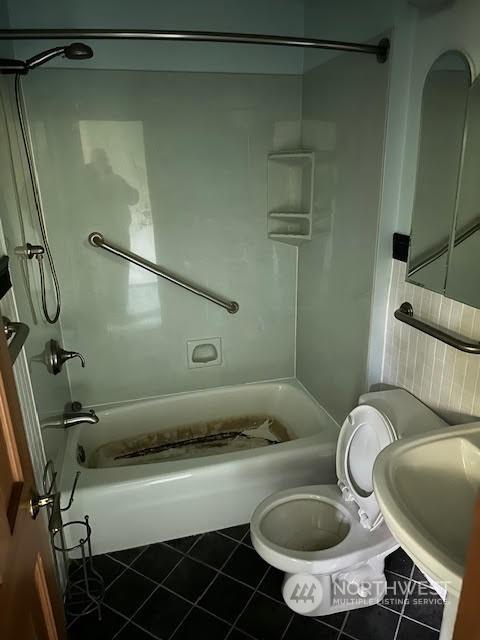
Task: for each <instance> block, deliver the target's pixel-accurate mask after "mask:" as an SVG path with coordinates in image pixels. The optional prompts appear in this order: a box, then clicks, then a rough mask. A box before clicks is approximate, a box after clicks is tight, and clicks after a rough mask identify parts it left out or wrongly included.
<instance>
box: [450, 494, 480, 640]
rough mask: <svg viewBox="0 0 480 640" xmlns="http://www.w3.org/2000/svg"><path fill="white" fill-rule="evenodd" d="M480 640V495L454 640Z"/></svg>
mask: <svg viewBox="0 0 480 640" xmlns="http://www.w3.org/2000/svg"><path fill="white" fill-rule="evenodd" d="M479 638H480V495H479V497H478V498H477V504H476V507H475V515H474V520H473V527H472V533H471V536H470V545H469V549H468V553H467V561H466V565H465V574H464V576H463V585H462V593H461V594H460V602H459V605H458V614H457V620H456V622H455V630H454V633H453V640H479Z"/></svg>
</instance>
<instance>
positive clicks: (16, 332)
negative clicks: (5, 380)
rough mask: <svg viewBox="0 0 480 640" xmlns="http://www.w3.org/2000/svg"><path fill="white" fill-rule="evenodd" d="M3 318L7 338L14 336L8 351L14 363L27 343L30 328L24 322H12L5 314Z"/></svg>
mask: <svg viewBox="0 0 480 640" xmlns="http://www.w3.org/2000/svg"><path fill="white" fill-rule="evenodd" d="M2 320H3V334H4V336H5V338H6V339H7V340H9V339H10V338H11V337H12V336H13V340H12V341H11V342H9V343H8V353H9V354H10V359H11V361H12V364H13V363H14V362H15V360H16V359H17V356H18V354H19V353H20V351H21V350H22V347H23V345H24V344H25V341H26V339H27V337H28V334H29V333H30V329H29V328H28V325H26V324H24V323H23V322H12V321H11V320H10V319H9V318H7V317H6V316H3V317H2Z"/></svg>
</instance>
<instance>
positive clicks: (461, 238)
mask: <svg viewBox="0 0 480 640" xmlns="http://www.w3.org/2000/svg"><path fill="white" fill-rule="evenodd" d="M453 234H454V235H453V240H452V243H451V249H450V257H449V264H448V275H447V284H446V289H445V294H446V295H447V296H448V297H449V298H453V299H454V300H458V301H460V302H464V303H465V304H468V305H470V306H472V307H480V79H479V78H477V79H476V80H475V82H474V83H473V85H472V88H471V89H470V91H469V96H468V108H467V117H466V121H465V142H464V151H463V161H462V168H461V171H460V178H459V187H458V196H457V207H456V215H455V224H454V227H453Z"/></svg>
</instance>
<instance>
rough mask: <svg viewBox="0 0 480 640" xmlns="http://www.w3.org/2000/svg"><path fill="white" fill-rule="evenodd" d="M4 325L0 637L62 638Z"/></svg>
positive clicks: (0, 340) (0, 343)
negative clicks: (33, 501)
mask: <svg viewBox="0 0 480 640" xmlns="http://www.w3.org/2000/svg"><path fill="white" fill-rule="evenodd" d="M0 329H2V331H0V638H1V639H2V640H64V639H65V638H66V632H65V620H64V615H63V607H62V601H61V598H60V594H59V589H58V585H57V581H56V579H55V573H54V564H53V556H52V552H51V548H50V542H49V534H48V531H47V527H46V525H45V521H44V518H43V517H38V518H37V519H36V520H33V519H32V517H31V515H30V498H31V495H32V492H33V491H35V489H36V487H35V481H34V475H33V469H32V463H31V460H30V455H29V451H28V447H27V441H26V437H25V432H24V429H23V421H22V415H21V413H20V405H19V401H18V395H17V389H16V386H15V379H14V377H13V370H12V365H11V361H10V356H9V353H8V349H7V343H6V340H5V337H4V335H3V325H2V323H1V321H0Z"/></svg>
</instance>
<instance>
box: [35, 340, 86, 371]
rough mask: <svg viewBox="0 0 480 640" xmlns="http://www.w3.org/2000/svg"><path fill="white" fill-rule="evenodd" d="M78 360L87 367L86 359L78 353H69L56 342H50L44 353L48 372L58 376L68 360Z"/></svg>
mask: <svg viewBox="0 0 480 640" xmlns="http://www.w3.org/2000/svg"><path fill="white" fill-rule="evenodd" d="M73 358H78V359H79V360H80V362H81V364H82V367H85V358H84V357H83V356H82V354H81V353H78V351H67V350H66V349H63V348H62V347H61V346H60V345H59V344H58V342H57V341H56V340H50V341H49V342H47V344H46V347H45V352H44V362H45V364H46V366H47V369H48V372H49V373H53V375H55V376H56V375H57V374H58V373H60V372H61V370H62V367H63V365H64V364H65V362H67V361H68V360H72V359H73Z"/></svg>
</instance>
